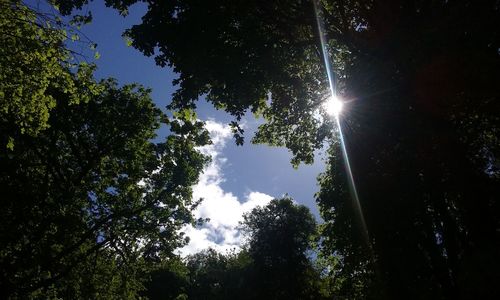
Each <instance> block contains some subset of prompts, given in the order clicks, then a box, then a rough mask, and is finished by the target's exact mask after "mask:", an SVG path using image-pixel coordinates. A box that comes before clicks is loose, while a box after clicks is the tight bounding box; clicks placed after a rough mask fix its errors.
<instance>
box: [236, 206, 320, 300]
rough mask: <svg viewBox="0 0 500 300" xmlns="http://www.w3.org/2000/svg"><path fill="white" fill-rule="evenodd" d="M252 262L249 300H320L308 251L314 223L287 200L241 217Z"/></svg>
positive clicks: (299, 207) (317, 277) (314, 230)
mask: <svg viewBox="0 0 500 300" xmlns="http://www.w3.org/2000/svg"><path fill="white" fill-rule="evenodd" d="M242 228H243V230H244V232H245V233H246V234H247V235H248V246H247V247H248V254H249V256H250V258H251V259H252V262H253V263H252V265H251V267H252V269H251V274H250V276H251V277H250V278H251V280H250V281H251V286H250V288H249V291H250V293H251V294H250V296H249V299H321V294H320V291H319V282H320V276H319V274H318V273H317V272H316V270H315V269H314V268H313V265H312V263H311V258H310V257H309V254H310V253H311V252H310V251H311V250H312V247H313V236H314V234H315V232H316V222H315V220H314V217H313V216H312V215H311V213H310V212H309V209H308V208H307V207H305V206H303V205H296V204H294V203H293V202H292V200H291V199H290V198H284V199H275V200H272V201H271V202H270V203H269V204H268V205H267V206H265V207H257V208H255V209H253V210H252V211H251V212H250V213H248V214H246V215H245V216H244V221H243V222H242Z"/></svg>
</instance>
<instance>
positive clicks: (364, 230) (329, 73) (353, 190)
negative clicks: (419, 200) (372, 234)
mask: <svg viewBox="0 0 500 300" xmlns="http://www.w3.org/2000/svg"><path fill="white" fill-rule="evenodd" d="M317 1H318V0H312V2H313V5H314V13H315V16H316V25H317V27H318V35H319V39H320V43H321V53H322V56H323V61H324V63H325V68H326V74H327V76H328V83H329V87H330V93H331V96H330V97H331V98H333V99H337V98H338V97H337V86H336V84H335V77H334V76H335V74H334V73H333V72H332V68H331V64H330V58H329V55H328V52H327V48H326V40H325V35H324V31H323V25H322V23H321V21H320V18H319V13H318V4H317ZM337 101H340V100H337ZM334 117H335V121H336V124H337V128H338V132H339V138H340V147H341V149H342V157H343V159H344V166H345V170H346V172H347V181H348V185H349V191H350V193H351V196H352V198H353V204H354V208H355V210H356V213H357V215H358V217H359V221H360V223H361V226H362V235H363V238H364V241H365V242H366V243H367V246H368V248H369V249H370V250H371V243H370V239H369V235H368V228H367V226H366V222H365V217H364V214H363V209H362V207H361V203H360V201H359V196H358V191H357V189H356V185H355V182H354V176H353V173H352V169H351V163H350V161H349V155H348V153H347V147H346V143H345V139H344V133H343V131H342V126H341V123H340V114H339V113H337V114H334ZM372 254H373V252H372Z"/></svg>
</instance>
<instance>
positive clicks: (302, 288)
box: [147, 198, 328, 300]
mask: <svg viewBox="0 0 500 300" xmlns="http://www.w3.org/2000/svg"><path fill="white" fill-rule="evenodd" d="M242 229H243V230H244V232H245V233H246V235H247V238H248V241H247V243H246V245H245V247H244V250H243V251H241V252H239V253H232V252H230V253H226V254H221V253H218V252H216V251H215V250H208V251H205V252H201V253H198V254H195V255H192V256H189V257H187V258H186V260H185V264H184V265H182V264H175V266H172V265H167V266H165V267H164V268H160V269H159V270H158V271H156V272H154V273H153V276H152V280H151V282H150V283H149V284H148V285H147V287H148V289H147V296H148V297H150V299H165V297H166V296H167V295H169V299H183V298H182V297H186V298H187V299H199V300H202V299H203V300H204V299H218V300H223V299H227V300H230V299H243V300H246V299H248V300H251V299H318V300H319V299H326V296H327V295H328V289H327V288H326V284H325V282H324V281H325V280H324V278H323V277H322V276H321V272H320V270H319V269H318V268H317V267H316V266H315V265H314V264H313V262H312V260H311V258H310V257H309V256H308V255H309V254H310V252H309V250H310V249H311V247H313V246H314V239H313V237H314V236H315V235H314V234H315V231H316V224H315V221H314V218H313V216H312V215H311V213H310V212H309V210H308V209H307V208H306V207H305V206H299V205H295V204H293V202H292V200H291V199H289V198H284V199H275V200H272V201H271V202H270V203H269V204H268V205H267V206H265V207H257V208H255V209H254V210H253V211H252V212H250V213H248V214H246V215H245V218H244V221H243V222H242ZM179 287H181V288H180V289H179ZM174 294H175V295H174ZM176 297H178V298H176Z"/></svg>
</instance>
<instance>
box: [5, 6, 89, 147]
mask: <svg viewBox="0 0 500 300" xmlns="http://www.w3.org/2000/svg"><path fill="white" fill-rule="evenodd" d="M67 33H68V31H67V30H66V28H65V27H64V26H63V23H62V22H61V21H60V20H58V19H57V18H56V17H55V16H53V15H49V14H44V13H40V12H35V11H33V10H32V9H30V8H28V7H27V6H26V5H23V4H21V2H20V1H15V0H2V1H0V44H1V45H2V46H1V47H0V118H1V121H2V122H4V123H11V126H12V127H16V129H17V130H18V131H19V132H20V133H21V134H27V135H31V136H36V135H37V134H38V133H40V132H41V131H43V130H45V129H47V128H48V126H49V124H48V120H49V114H50V111H51V110H52V109H54V107H55V106H56V104H57V101H56V99H54V97H53V96H52V95H51V94H50V93H48V92H47V90H48V89H51V88H52V89H59V90H60V91H61V92H63V93H64V94H66V95H67V97H66V101H68V103H71V104H78V103H79V102H80V101H83V102H85V101H87V100H88V97H89V96H90V94H96V93H98V92H99V91H98V90H96V86H95V85H94V84H93V82H92V81H91V80H88V79H89V77H91V74H92V69H91V68H90V67H89V66H85V65H81V66H80V68H78V69H76V68H75V70H77V74H78V75H77V76H78V77H79V78H82V79H85V80H82V81H81V82H86V83H88V84H89V85H88V86H77V84H78V81H75V80H73V76H72V75H71V73H70V72H68V68H70V67H75V66H76V65H77V64H76V63H75V62H71V59H72V58H73V56H72V55H71V52H70V50H68V49H67V48H65V47H64V43H65V41H66V39H67ZM84 90H85V93H82V92H83V91H84ZM6 138H7V140H2V146H3V147H4V148H5V146H8V148H11V149H12V148H13V147H14V144H15V141H14V139H13V137H12V136H7V137H6Z"/></svg>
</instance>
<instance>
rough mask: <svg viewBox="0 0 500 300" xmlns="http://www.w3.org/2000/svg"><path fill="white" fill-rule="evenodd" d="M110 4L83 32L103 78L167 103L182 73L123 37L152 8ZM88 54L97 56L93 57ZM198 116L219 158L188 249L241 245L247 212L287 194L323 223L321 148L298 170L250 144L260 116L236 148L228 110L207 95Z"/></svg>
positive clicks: (278, 154)
mask: <svg viewBox="0 0 500 300" xmlns="http://www.w3.org/2000/svg"><path fill="white" fill-rule="evenodd" d="M102 2H103V1H99V0H97V1H95V2H93V3H91V4H90V5H89V6H87V7H86V8H84V9H83V11H86V10H88V9H89V10H91V11H92V15H93V21H92V23H91V24H89V25H85V26H84V27H82V29H81V31H82V33H83V35H85V36H86V38H87V39H90V40H91V41H92V42H94V43H96V44H97V51H98V52H99V54H100V58H99V59H98V60H95V63H96V64H97V67H98V69H97V71H96V73H95V75H96V78H98V79H100V78H106V77H114V78H116V79H117V80H118V82H119V83H120V84H127V83H133V82H135V83H140V84H142V85H144V86H146V87H149V88H151V89H152V98H153V100H154V102H155V103H156V104H157V105H158V107H160V108H164V107H165V106H166V105H167V104H168V103H169V99H170V96H171V94H172V93H173V92H174V91H175V87H174V86H172V83H171V82H172V79H174V78H176V74H174V73H173V72H172V70H170V69H169V68H160V67H158V66H156V64H155V62H154V59H153V58H151V57H149V58H148V57H145V56H144V55H143V54H142V53H140V52H139V51H137V50H135V49H134V48H132V47H128V46H127V45H126V42H125V40H124V39H123V38H122V37H121V34H122V33H123V31H124V30H125V29H126V28H129V27H130V26H131V25H133V24H137V23H139V22H140V18H141V16H142V14H143V12H144V10H145V7H144V6H141V5H135V6H133V7H132V8H131V10H130V14H129V15H128V16H127V17H125V18H124V17H121V16H120V15H119V14H118V13H117V12H116V11H115V10H112V9H109V8H106V7H105V6H104V5H103V3H102ZM80 45H81V46H80ZM72 47H73V48H74V49H75V50H77V51H78V50H80V52H81V53H89V52H88V50H87V49H86V48H85V47H88V45H85V44H83V43H75V44H74V45H73V46H72ZM78 47H82V48H81V49H78ZM87 59H88V60H89V61H92V60H93V58H92V57H91V56H90V55H89V57H88V58H87ZM197 115H198V118H199V119H201V120H203V121H205V122H206V124H207V129H208V130H209V132H210V134H211V137H212V140H213V144H212V145H209V146H205V147H203V148H202V149H200V151H202V152H204V153H206V154H209V155H211V156H212V163H211V164H210V165H209V166H208V167H207V168H206V169H205V171H204V173H203V174H202V176H201V178H200V181H199V183H198V184H197V185H196V186H194V188H193V192H194V197H195V199H197V198H200V197H201V198H204V201H203V202H202V204H201V205H200V206H199V207H198V208H197V210H196V211H195V212H194V214H195V216H196V217H200V218H209V219H210V221H209V222H208V223H206V224H205V225H203V226H202V227H199V228H193V227H192V226H186V227H185V228H184V229H183V230H184V231H185V232H186V234H187V235H188V236H189V237H190V240H191V241H190V243H189V244H188V245H187V246H186V247H184V248H182V249H181V250H180V253H181V254H183V255H186V254H192V253H195V252H198V251H200V250H203V249H207V248H209V247H211V248H214V249H217V250H220V251H226V250H230V249H236V250H238V249H239V247H240V246H241V243H242V241H243V240H242V236H241V234H240V232H239V230H238V223H239V221H241V220H242V214H243V213H246V212H249V211H251V210H252V209H253V208H254V207H256V206H259V205H265V204H267V203H268V202H269V201H270V200H271V199H273V198H278V197H281V196H283V195H285V194H288V195H289V196H291V197H292V198H293V199H294V200H295V201H296V202H297V203H299V204H303V205H306V206H308V207H309V208H310V209H311V212H312V213H313V214H314V215H315V216H316V218H317V219H318V220H319V215H318V210H317V207H316V204H315V201H314V193H316V192H317V190H318V187H317V184H316V177H317V176H318V175H319V174H320V173H321V172H322V171H323V169H324V162H323V160H322V158H321V157H322V155H321V153H319V155H318V157H317V158H316V162H315V163H314V164H313V165H303V164H302V165H300V166H299V168H298V169H294V168H293V167H292V165H291V164H290V159H291V154H290V153H289V152H288V150H286V149H284V148H277V147H269V146H267V145H253V144H251V143H250V142H249V140H250V139H251V137H252V132H254V131H255V129H256V127H257V126H258V124H259V122H262V121H260V120H256V119H254V118H253V116H251V117H248V118H244V120H243V124H244V128H245V138H246V143H245V144H244V145H243V146H236V145H235V143H234V140H233V138H232V134H231V132H230V129H229V127H228V125H227V124H228V123H229V121H231V120H232V118H231V117H230V116H229V115H228V114H226V113H224V112H222V111H217V110H215V109H214V108H213V107H212V106H211V105H210V104H208V103H206V102H205V101H204V100H201V101H199V105H198V109H197ZM165 134H167V133H166V129H165V128H163V129H161V130H160V132H159V135H160V136H162V135H165Z"/></svg>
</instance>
